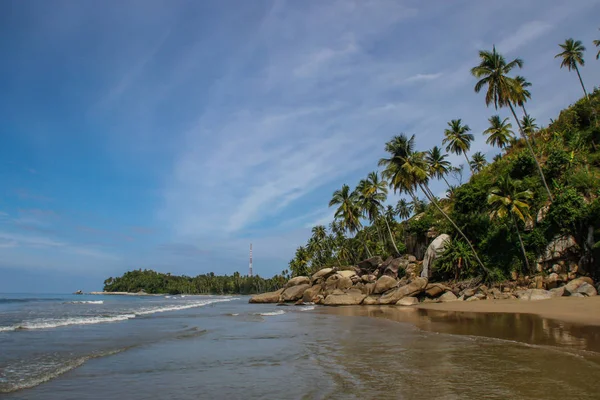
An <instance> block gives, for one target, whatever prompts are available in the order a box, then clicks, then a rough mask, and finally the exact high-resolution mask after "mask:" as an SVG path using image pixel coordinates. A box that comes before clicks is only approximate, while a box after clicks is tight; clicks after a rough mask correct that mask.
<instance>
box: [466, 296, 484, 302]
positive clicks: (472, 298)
mask: <svg viewBox="0 0 600 400" xmlns="http://www.w3.org/2000/svg"><path fill="white" fill-rule="evenodd" d="M479 300H481V299H480V298H479V297H477V296H471V297H469V298H468V299H467V300H465V301H479Z"/></svg>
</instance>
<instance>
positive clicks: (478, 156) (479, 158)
mask: <svg viewBox="0 0 600 400" xmlns="http://www.w3.org/2000/svg"><path fill="white" fill-rule="evenodd" d="M487 163H488V162H487V160H486V159H485V156H484V155H483V153H482V152H480V151H478V152H477V153H475V154H473V157H471V169H472V170H473V172H474V173H478V172H480V171H481V170H482V169H483V167H485V166H486V165H487Z"/></svg>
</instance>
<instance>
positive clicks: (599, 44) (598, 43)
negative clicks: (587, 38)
mask: <svg viewBox="0 0 600 400" xmlns="http://www.w3.org/2000/svg"><path fill="white" fill-rule="evenodd" d="M598 30H600V28H599V29H598ZM594 46H596V47H598V48H600V40H594ZM599 58H600V50H598V53H597V54H596V60H597V59H599Z"/></svg>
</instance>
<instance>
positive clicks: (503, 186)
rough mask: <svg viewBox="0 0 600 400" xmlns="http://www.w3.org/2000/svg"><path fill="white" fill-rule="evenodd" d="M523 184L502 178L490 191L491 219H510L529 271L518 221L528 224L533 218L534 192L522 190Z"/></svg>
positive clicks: (507, 177)
mask: <svg viewBox="0 0 600 400" xmlns="http://www.w3.org/2000/svg"><path fill="white" fill-rule="evenodd" d="M520 187H521V182H520V181H513V180H512V179H511V178H510V177H509V176H501V177H500V178H498V181H497V182H496V186H494V187H493V188H492V189H491V190H490V194H489V196H488V204H489V205H490V206H491V208H492V212H491V213H490V217H491V218H492V219H500V220H502V219H504V218H510V219H511V220H512V223H513V225H514V227H515V230H516V231H517V236H518V237H519V244H520V245H521V251H522V252H523V258H524V260H525V266H526V267H527V269H528V270H529V261H528V260H527V252H526V251H525V246H524V245H523V239H522V238H521V232H520V231H519V225H518V220H520V221H522V222H523V223H526V222H527V221H528V220H529V219H531V216H530V215H529V207H530V206H529V203H528V202H529V201H531V199H532V198H533V192H532V191H530V190H524V191H522V190H521V188H520Z"/></svg>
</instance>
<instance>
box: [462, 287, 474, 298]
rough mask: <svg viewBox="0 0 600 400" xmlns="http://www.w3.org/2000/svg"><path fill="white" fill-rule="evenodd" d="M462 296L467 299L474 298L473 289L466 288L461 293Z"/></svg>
mask: <svg viewBox="0 0 600 400" xmlns="http://www.w3.org/2000/svg"><path fill="white" fill-rule="evenodd" d="M462 295H463V296H465V297H467V298H469V297H473V296H475V289H473V288H467V289H465V290H463V291H462Z"/></svg>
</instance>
